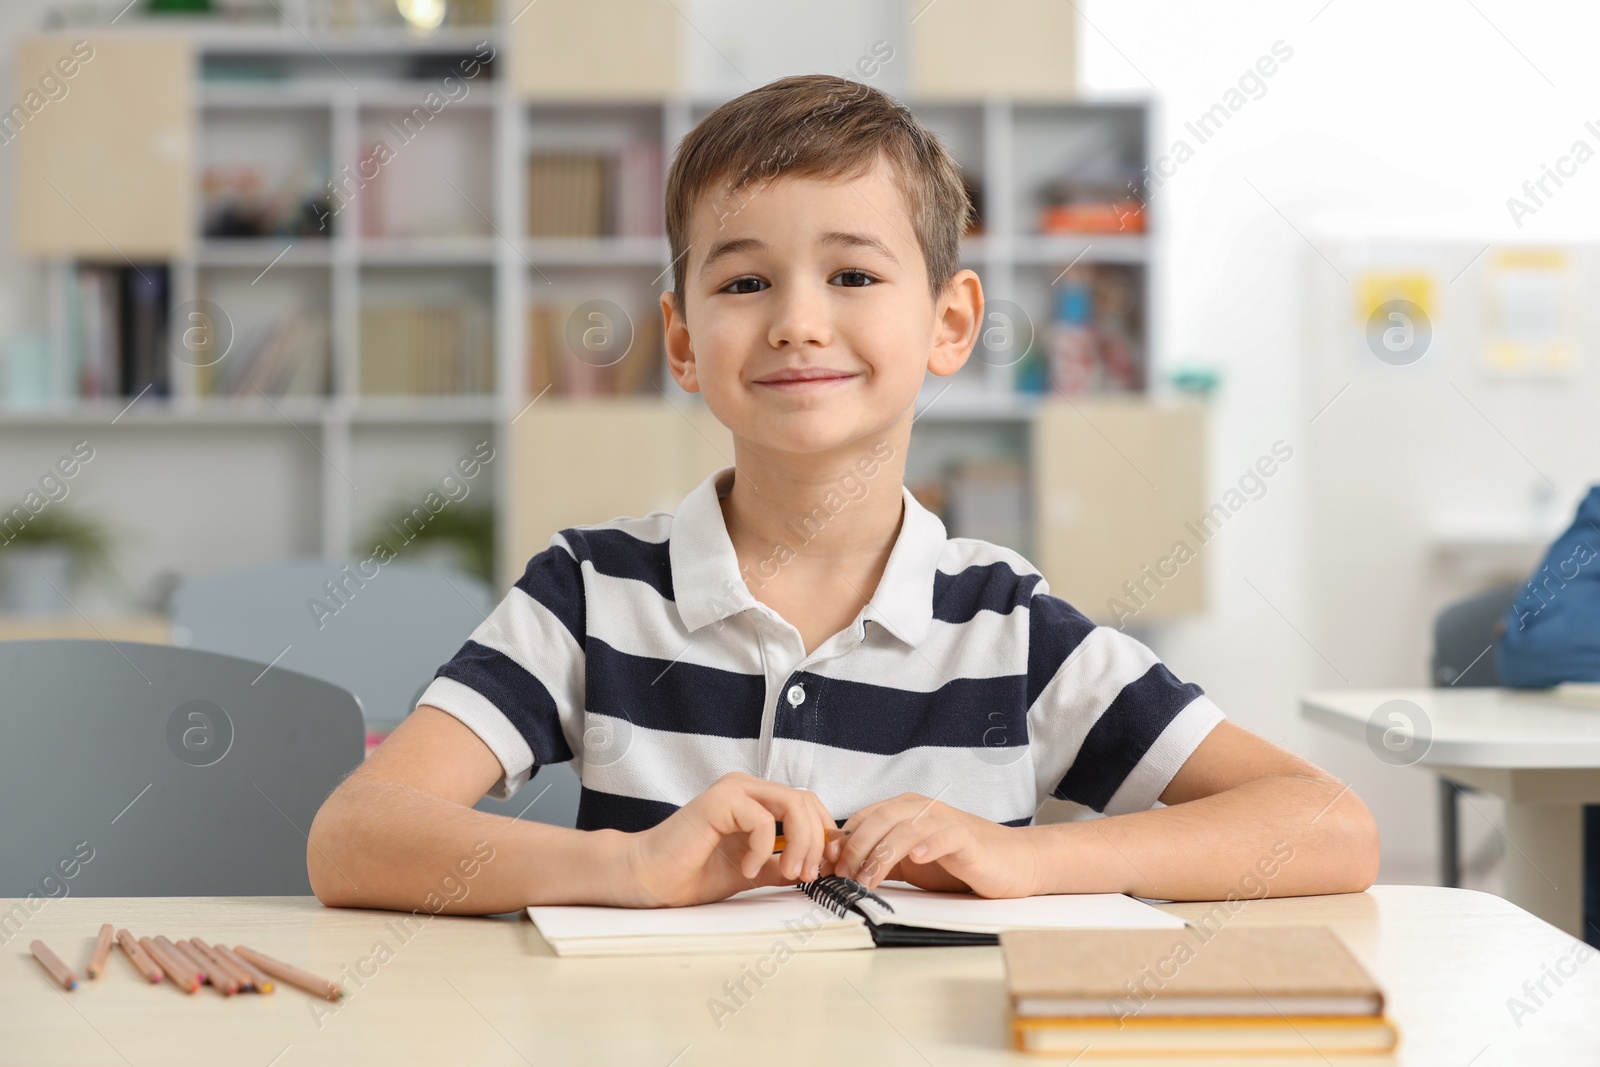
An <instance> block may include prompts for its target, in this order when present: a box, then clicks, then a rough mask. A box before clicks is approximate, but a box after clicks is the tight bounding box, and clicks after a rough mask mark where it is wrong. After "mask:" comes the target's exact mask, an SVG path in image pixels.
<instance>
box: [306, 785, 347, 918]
mask: <svg viewBox="0 0 1600 1067" xmlns="http://www.w3.org/2000/svg"><path fill="white" fill-rule="evenodd" d="M344 808H345V805H344V803H343V801H342V798H341V797H340V795H339V790H335V791H334V792H333V795H332V796H330V797H328V799H327V800H324V801H323V802H322V807H321V808H319V809H318V810H317V816H316V818H315V819H313V820H312V821H311V831H310V832H309V833H308V834H306V877H307V878H309V879H310V881H311V892H312V893H314V894H315V895H316V898H317V900H318V901H320V902H321V903H322V904H324V905H326V906H327V907H330V908H349V907H355V906H358V905H359V904H360V901H358V900H356V899H355V898H354V897H352V896H351V892H352V890H353V886H352V885H351V884H350V881H349V879H348V878H347V877H345V876H344V875H343V874H342V873H341V872H340V870H339V867H338V863H339V860H338V856H339V853H340V852H341V851H342V845H343V843H344V842H345V841H348V840H349V834H348V833H347V831H346V822H347V820H346V818H345V811H344Z"/></svg>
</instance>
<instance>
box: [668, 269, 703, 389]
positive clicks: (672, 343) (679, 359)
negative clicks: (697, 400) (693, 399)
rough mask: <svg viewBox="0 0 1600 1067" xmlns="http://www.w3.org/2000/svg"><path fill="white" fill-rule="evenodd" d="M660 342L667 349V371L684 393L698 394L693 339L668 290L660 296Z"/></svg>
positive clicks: (675, 299) (671, 293)
mask: <svg viewBox="0 0 1600 1067" xmlns="http://www.w3.org/2000/svg"><path fill="white" fill-rule="evenodd" d="M661 321H662V331H661V336H662V342H663V344H665V346H666V349H667V369H668V370H670V371H671V372H672V377H673V378H674V379H675V380H676V381H677V383H678V384H679V385H680V386H682V387H683V391H684V392H686V393H698V392H699V391H700V380H699V378H698V376H697V375H696V373H695V362H694V339H693V338H691V337H690V336H689V325H688V323H687V322H686V321H684V317H683V312H682V311H681V310H680V309H679V308H678V304H677V297H676V294H674V293H673V292H672V290H670V289H668V290H667V291H666V292H664V293H662V294H661Z"/></svg>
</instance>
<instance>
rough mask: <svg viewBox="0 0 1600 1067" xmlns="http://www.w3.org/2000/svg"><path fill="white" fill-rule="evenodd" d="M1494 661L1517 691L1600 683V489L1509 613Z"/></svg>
mask: <svg viewBox="0 0 1600 1067" xmlns="http://www.w3.org/2000/svg"><path fill="white" fill-rule="evenodd" d="M1495 659H1496V662H1497V663H1498V665H1499V670H1500V684H1502V685H1507V686H1511V687H1512V688H1514V689H1546V688H1549V687H1550V686H1553V685H1558V684H1560V683H1562V682H1600V485H1596V486H1591V487H1590V489H1589V494H1588V495H1587V496H1585V497H1584V498H1583V502H1582V503H1581V504H1579V505H1578V514H1577V517H1576V518H1575V519H1573V521H1572V525H1571V526H1570V527H1568V528H1567V531H1566V532H1565V533H1563V534H1562V535H1561V536H1560V537H1558V538H1557V539H1556V542H1555V544H1553V545H1551V546H1550V551H1549V552H1547V553H1546V554H1545V557H1544V560H1543V562H1542V563H1541V564H1540V566H1539V569H1538V570H1536V571H1534V572H1533V577H1532V578H1530V579H1528V581H1527V583H1526V584H1525V585H1523V587H1522V589H1521V590H1520V591H1519V592H1518V593H1517V598H1516V599H1515V600H1513V601H1512V602H1511V607H1510V608H1508V609H1507V610H1506V615H1505V633H1504V634H1503V635H1502V636H1501V638H1500V640H1499V641H1498V642H1497V643H1496V644H1495Z"/></svg>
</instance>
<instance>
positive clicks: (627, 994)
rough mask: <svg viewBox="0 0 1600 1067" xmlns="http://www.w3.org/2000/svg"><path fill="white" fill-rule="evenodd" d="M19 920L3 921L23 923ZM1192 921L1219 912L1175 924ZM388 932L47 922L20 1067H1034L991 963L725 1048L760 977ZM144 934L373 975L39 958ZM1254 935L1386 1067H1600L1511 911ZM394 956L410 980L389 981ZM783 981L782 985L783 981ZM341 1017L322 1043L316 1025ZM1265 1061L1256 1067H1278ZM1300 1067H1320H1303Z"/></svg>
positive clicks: (1530, 936)
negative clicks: (1328, 957) (229, 976)
mask: <svg viewBox="0 0 1600 1067" xmlns="http://www.w3.org/2000/svg"><path fill="white" fill-rule="evenodd" d="M12 903H13V902H10V901H6V902H0V909H3V910H9V908H10V906H11V904H12ZM1163 907H1164V908H1165V909H1166V910H1169V911H1172V912H1173V913H1175V914H1177V915H1181V916H1184V917H1186V918H1189V919H1193V918H1195V917H1197V916H1198V915H1200V914H1201V913H1203V912H1205V911H1207V910H1208V909H1209V908H1211V907H1212V905H1208V904H1168V905H1163ZM396 920H397V916H396V915H395V914H393V913H389V912H376V911H343V910H334V909H327V908H323V907H321V906H320V905H318V904H317V903H316V901H315V900H313V899H311V898H309V897H307V898H300V897H257V898H193V899H168V898H151V899H134V898H126V899H92V898H67V899H65V900H54V901H51V902H50V903H48V904H46V905H45V906H44V907H43V908H42V909H40V911H39V912H38V913H37V914H36V915H35V916H34V917H33V918H31V919H30V920H28V921H27V922H26V923H25V924H24V925H23V926H22V928H21V929H20V930H17V931H16V932H15V933H14V934H11V935H10V940H9V941H7V942H6V944H5V946H4V950H3V952H0V1063H4V1064H27V1065H29V1067H47V1065H51V1064H62V1065H71V1067H97V1065H101V1064H105V1065H117V1067H126V1065H127V1064H130V1063H131V1064H135V1065H141V1067H142V1065H144V1064H161V1065H164V1067H165V1065H181V1064H203V1065H204V1067H217V1065H218V1064H229V1065H236V1064H242V1065H247V1067H268V1065H269V1064H270V1065H272V1067H299V1065H302V1064H353V1063H374V1064H382V1065H384V1067H401V1065H404V1064H429V1065H434V1064H442V1063H449V1064H456V1063H470V1064H474V1065H485V1067H487V1065H495V1064H504V1065H507V1067H516V1065H522V1064H540V1065H543V1064H562V1065H564V1064H574V1063H583V1064H625V1065H626V1067H667V1065H669V1064H672V1065H675V1067H689V1065H691V1064H708V1063H736V1064H743V1065H750V1064H821V1063H828V1062H845V1063H870V1064H885V1065H888V1064H925V1063H932V1064H938V1065H941V1067H942V1065H945V1064H969V1063H975V1064H989V1063H1008V1062H1016V1063H1032V1064H1034V1067H1038V1065H1039V1064H1040V1063H1045V1062H1050V1061H1047V1060H1039V1059H1032V1058H1028V1057H1024V1056H1022V1055H1020V1054H1017V1053H1012V1052H1009V1051H1008V1049H1007V1040H1008V1035H1007V1030H1006V1025H1005V1019H1004V1010H1005V993H1004V986H1003V973H1004V972H1003V968H1002V965H1001V961H1000V954H999V950H998V949H994V948H903V949H874V950H871V951H853V952H818V953H798V954H796V955H795V956H794V957H793V958H792V959H790V960H789V961H788V962H786V963H784V964H782V965H781V966H780V967H779V968H778V969H777V973H776V975H774V976H773V977H771V978H768V979H765V985H764V986H763V987H762V988H759V989H756V988H755V987H754V985H753V983H752V984H751V985H750V987H749V988H751V989H753V990H754V994H753V996H752V997H750V998H749V999H748V1000H747V1002H746V1003H745V1006H744V1007H743V1009H742V1010H739V1011H738V1012H737V1013H736V1014H734V1015H732V1016H728V1017H725V1018H724V1019H723V1020H722V1026H721V1027H720V1029H719V1027H718V1025H717V1023H716V1022H715V1021H714V1020H713V1018H712V1015H711V1012H710V1010H709V1009H708V1007H707V1002H708V1001H709V1000H710V999H711V998H713V997H723V996H725V995H726V994H725V993H724V991H723V983H724V982H727V981H730V980H737V979H738V978H739V977H740V976H741V973H742V968H746V967H750V968H753V967H754V966H755V964H756V962H757V959H759V957H750V958H745V957H740V956H731V955H718V956H671V957H653V958H633V959H557V958H556V957H555V956H554V955H553V954H552V952H551V950H550V948H549V947H548V946H547V945H546V944H545V942H544V940H543V939H542V938H541V937H540V936H539V934H538V932H537V931H536V930H535V929H534V927H533V924H532V923H529V922H526V921H516V922H513V921H508V920H498V919H469V918H450V917H445V916H441V917H438V918H433V919H429V920H427V921H426V922H425V923H424V924H422V927H421V929H419V930H417V931H415V932H414V933H413V934H411V936H410V939H409V940H408V941H402V939H401V938H400V936H399V935H398V934H397V931H396ZM105 921H109V922H114V923H117V924H118V925H121V926H127V927H128V928H129V929H131V930H132V931H133V932H134V933H136V934H156V933H165V934H167V935H168V936H169V937H176V936H190V935H193V936H197V937H201V938H205V939H207V940H211V941H222V942H225V943H229V944H232V943H236V942H243V943H245V944H248V945H250V946H252V947H254V948H258V949H260V950H261V951H263V952H267V953H269V954H274V955H277V956H279V957H280V958H282V959H285V960H287V961H289V962H291V963H295V964H298V965H299V966H302V967H304V968H307V969H309V970H311V971H313V972H315V973H318V974H323V975H326V976H328V977H334V976H336V975H338V974H339V973H340V972H343V971H345V970H346V969H347V968H349V969H351V972H352V973H354V969H355V968H356V967H357V966H358V965H361V964H360V963H359V961H361V960H362V959H363V958H372V959H374V962H372V963H369V964H366V965H364V967H365V970H366V971H367V973H368V974H370V977H365V978H362V979H361V981H362V983H363V984H362V985H361V986H359V987H358V986H357V985H356V984H355V982H354V981H350V980H346V989H347V991H348V993H349V995H348V996H347V997H346V999H345V1001H344V1002H343V1003H342V1004H341V1005H339V1006H337V1008H336V1009H335V1010H332V1011H331V1012H330V1011H329V1010H328V1009H330V1008H333V1007H334V1006H333V1005H329V1004H327V1003H326V1002H324V1001H314V1000H312V999H311V998H310V997H307V996H305V995H304V994H302V993H299V992H297V991H295V990H293V989H287V988H280V989H279V991H278V992H277V993H274V994H273V995H271V996H256V995H253V994H241V995H239V996H236V997H233V998H230V999H227V1000H224V999H223V998H222V997H221V996H220V995H218V994H217V993H216V992H214V991H212V990H210V989H204V988H203V989H201V990H200V992H199V993H196V994H194V995H192V996H185V995H184V994H182V993H180V992H178V991H177V990H175V989H173V988H171V987H170V986H167V985H165V984H163V985H159V986H151V985H148V984H146V983H145V982H144V981H143V980H142V979H140V978H139V977H138V976H137V975H136V974H135V973H134V971H133V968H132V967H131V965H130V964H129V963H128V961H127V960H126V959H124V958H121V957H120V955H114V956H113V958H112V960H111V962H110V965H109V967H108V969H107V973H106V974H105V975H104V976H102V977H101V978H100V979H98V980H96V981H94V982H84V983H83V984H82V985H80V986H79V988H78V990H77V991H76V992H74V993H63V992H61V991H59V990H57V989H54V988H52V987H51V985H50V983H49V981H48V978H47V976H46V975H45V973H44V970H43V969H42V968H41V967H39V965H38V964H37V963H35V962H34V961H33V960H32V959H31V958H29V957H28V955H27V945H28V943H29V942H30V941H32V940H33V939H34V938H41V939H43V940H44V941H45V942H46V943H47V944H49V945H50V946H51V947H52V948H54V949H55V950H56V951H57V952H58V953H59V954H61V955H62V956H63V957H64V958H65V959H66V960H67V961H68V963H69V965H71V966H72V967H73V968H74V969H75V970H77V972H78V975H79V977H80V979H81V978H82V977H83V971H82V967H83V963H84V961H85V960H87V958H88V953H89V950H90V948H91V947H92V945H93V941H94V935H95V934H96V932H97V931H98V929H99V924H100V923H101V922H105ZM1231 922H1233V923H1238V924H1250V925H1254V924H1268V925H1270V924H1285V923H1301V922H1312V923H1327V924H1328V925H1330V926H1332V927H1333V928H1334V929H1335V930H1336V931H1337V932H1338V933H1339V934H1340V936H1342V937H1343V939H1344V941H1345V943H1346V944H1347V945H1348V946H1349V947H1350V949H1351V950H1352V951H1353V952H1354V953H1355V954H1356V955H1357V956H1358V957H1359V958H1360V959H1361V960H1362V961H1363V962H1364V963H1365V964H1366V965H1367V966H1368V967H1369V968H1371V969H1372V971H1373V973H1374V974H1375V975H1376V976H1377V978H1378V980H1379V982H1380V983H1382V985H1383V986H1384V988H1385V989H1386V991H1387V992H1388V994H1389V999H1390V1014H1391V1015H1392V1017H1393V1018H1394V1019H1395V1021H1396V1022H1398V1023H1399V1025H1400V1028H1401V1050H1400V1053H1399V1054H1398V1055H1397V1056H1395V1057H1394V1058H1393V1059H1390V1058H1378V1059H1373V1058H1367V1059H1365V1060H1363V1061H1362V1062H1363V1063H1364V1064H1366V1065H1367V1067H1378V1065H1382V1064H1389V1063H1397V1064H1416V1065H1427V1067H1439V1065H1445V1067H1466V1065H1467V1064H1468V1063H1471V1064H1472V1067H1491V1065H1497V1064H1506V1065H1516V1067H1524V1065H1528V1064H1539V1065H1541V1067H1550V1065H1555V1064H1566V1063H1583V1064H1592V1063H1597V1062H1600V1025H1597V1024H1596V1022H1595V1019H1596V1017H1597V1014H1600V954H1596V953H1593V952H1590V953H1589V955H1588V957H1587V959H1586V960H1584V961H1583V962H1581V963H1577V964H1576V973H1575V974H1574V975H1573V976H1572V977H1569V978H1566V979H1565V980H1564V985H1563V986H1562V987H1561V988H1560V989H1556V988H1555V987H1554V986H1553V984H1551V985H1549V986H1548V988H1549V989H1550V990H1551V991H1552V993H1553V995H1552V996H1550V997H1548V998H1545V999H1544V1003H1543V1004H1542V1006H1540V1007H1538V1008H1537V1009H1536V1011H1535V1013H1534V1014H1533V1015H1531V1016H1525V1017H1523V1018H1522V1019H1521V1025H1520V1027H1519V1026H1518V1025H1517V1022H1516V1021H1515V1020H1513V1018H1512V1016H1511V1014H1510V1012H1509V1011H1508V1009H1507V1006H1506V1000H1507V998H1508V997H1511V996H1522V995H1523V992H1522V984H1523V982H1524V981H1527V980H1534V981H1537V980H1538V979H1539V978H1540V977H1541V975H1543V974H1544V973H1545V971H1544V968H1545V967H1546V965H1553V964H1554V963H1555V962H1556V961H1557V960H1561V959H1566V960H1568V961H1569V962H1567V963H1566V964H1564V967H1565V969H1568V970H1571V969H1573V964H1572V963H1571V962H1570V960H1571V958H1572V954H1573V953H1574V952H1575V951H1587V950H1586V947H1585V946H1580V945H1579V944H1578V943H1576V942H1574V941H1573V940H1572V939H1571V938H1569V937H1567V936H1566V935H1565V934H1563V933H1561V932H1560V931H1559V930H1556V929H1555V928H1553V927H1551V926H1550V925H1549V924H1547V923H1545V922H1542V921H1540V920H1539V919H1536V918H1534V917H1533V916H1531V915H1529V914H1528V913H1527V912H1525V911H1522V910H1521V909H1519V908H1517V907H1515V906H1513V905H1511V904H1509V903H1507V902H1506V901H1504V900H1501V899H1500V898H1499V897H1494V896H1490V895H1488V894H1484V893H1475V892H1471V891H1468V890H1462V889H1438V888H1433V887H1425V886H1378V887H1375V888H1373V889H1372V890H1370V891H1369V892H1367V893H1356V894H1348V895H1343V896H1328V897H1301V898H1288V899H1282V900H1262V901H1248V902H1244V903H1243V906H1242V907H1241V909H1240V910H1239V912H1238V913H1237V914H1236V915H1235V916H1234V917H1233V919H1232V920H1231ZM380 945H386V946H387V947H388V951H390V952H392V957H391V958H389V959H388V961H387V962H376V959H375V958H374V956H373V954H374V953H375V952H377V951H379V949H378V946H380ZM764 966H766V969H769V970H770V966H769V965H764ZM313 1005H315V1007H316V1010H317V1011H318V1012H322V1013H324V1017H323V1018H322V1019H321V1020H320V1026H319V1020H318V1018H317V1016H316V1015H315V1014H314V1013H313V1010H312V1007H313ZM1266 1062H1267V1061H1252V1063H1253V1064H1255V1065H1256V1067H1265V1064H1266ZM1292 1062H1294V1063H1296V1064H1298V1065H1299V1067H1306V1065H1307V1064H1311V1063H1315V1064H1317V1065H1318V1067H1323V1064H1324V1061H1323V1059H1321V1058H1320V1057H1317V1056H1314V1055H1313V1056H1311V1057H1310V1058H1309V1059H1297V1060H1294V1061H1292Z"/></svg>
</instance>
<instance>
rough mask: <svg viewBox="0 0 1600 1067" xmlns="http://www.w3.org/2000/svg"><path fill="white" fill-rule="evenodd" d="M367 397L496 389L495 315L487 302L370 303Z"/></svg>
mask: <svg viewBox="0 0 1600 1067" xmlns="http://www.w3.org/2000/svg"><path fill="white" fill-rule="evenodd" d="M360 372H361V393H362V395H364V396H459V395H472V396H481V395H486V394H489V393H493V392H494V330H493V318H492V316H491V314H490V311H489V305H488V303H487V302H486V301H483V300H477V299H454V300H438V301H433V302H416V301H413V302H408V303H403V304H402V303H376V302H374V303H369V304H367V305H365V306H364V307H362V309H361V360H360Z"/></svg>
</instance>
